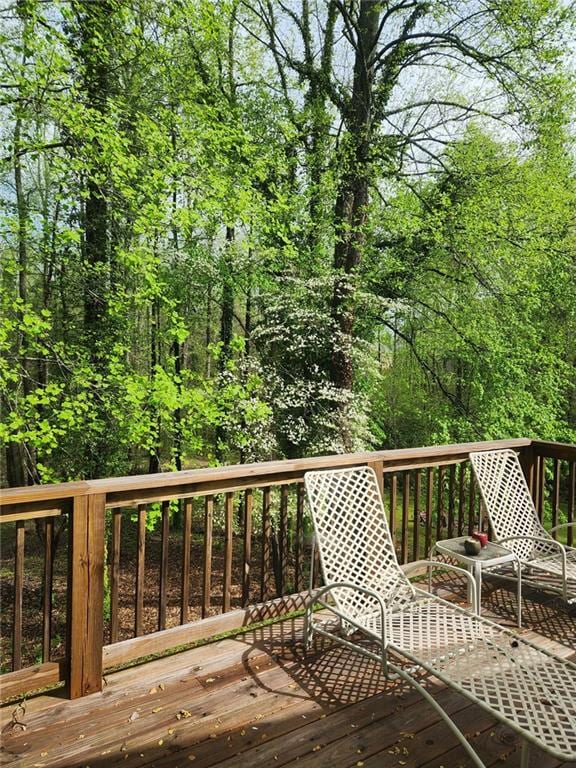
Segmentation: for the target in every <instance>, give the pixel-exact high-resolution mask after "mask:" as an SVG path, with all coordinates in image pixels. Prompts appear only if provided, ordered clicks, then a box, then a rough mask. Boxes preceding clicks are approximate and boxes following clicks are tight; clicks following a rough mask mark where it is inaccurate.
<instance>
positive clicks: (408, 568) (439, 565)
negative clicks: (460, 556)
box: [402, 560, 478, 614]
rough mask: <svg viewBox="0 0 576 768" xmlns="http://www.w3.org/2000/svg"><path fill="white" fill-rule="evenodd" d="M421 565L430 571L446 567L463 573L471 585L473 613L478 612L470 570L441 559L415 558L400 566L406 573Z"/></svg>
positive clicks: (476, 596) (474, 586)
mask: <svg viewBox="0 0 576 768" xmlns="http://www.w3.org/2000/svg"><path fill="white" fill-rule="evenodd" d="M422 566H427V569H428V570H430V571H432V569H433V568H435V567H436V568H446V569H447V570H449V571H455V572H456V573H460V574H464V576H466V578H467V579H468V583H469V584H470V586H471V587H472V590H471V592H472V595H473V596H474V599H473V600H472V610H473V611H474V613H476V614H477V613H478V595H477V594H476V582H475V581H474V577H473V576H472V574H471V573H470V571H467V570H466V569H465V568H460V567H459V566H458V565H452V564H451V563H445V562H443V561H442V560H415V561H414V562H412V563H407V564H406V565H403V566H402V570H403V571H404V573H405V574H406V575H408V573H409V572H410V571H412V570H416V567H419V568H421V567H422Z"/></svg>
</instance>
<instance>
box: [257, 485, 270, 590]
mask: <svg viewBox="0 0 576 768" xmlns="http://www.w3.org/2000/svg"><path fill="white" fill-rule="evenodd" d="M271 556H272V525H271V521H270V488H264V490H263V492H262V577H261V582H260V596H261V600H262V602H264V601H265V600H268V598H269V596H270V595H271V594H272V570H271V568H270V559H271Z"/></svg>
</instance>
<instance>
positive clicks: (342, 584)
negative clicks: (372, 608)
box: [311, 581, 386, 648]
mask: <svg viewBox="0 0 576 768" xmlns="http://www.w3.org/2000/svg"><path fill="white" fill-rule="evenodd" d="M338 588H343V589H352V590H354V591H356V592H361V593H362V594H363V595H367V596H368V597H372V598H373V599H374V600H376V602H377V604H378V607H379V608H380V620H381V627H382V646H383V648H385V647H386V621H385V618H386V603H385V602H384V600H383V599H382V596H381V595H379V594H378V592H374V590H373V589H367V588H366V587H360V586H359V585H358V584H352V583H351V582H347V581H337V582H334V583H333V584H326V585H325V586H324V587H322V588H321V589H319V590H317V591H316V592H314V593H312V595H311V603H316V602H317V603H320V605H321V606H322V607H323V608H327V609H328V610H329V611H332V613H335V614H336V615H337V616H339V617H340V618H341V619H343V620H344V621H346V622H348V624H352V625H353V626H355V627H356V628H357V629H359V630H362V631H366V629H365V627H363V626H362V625H361V624H359V623H358V622H357V621H355V620H354V619H352V618H350V617H349V616H347V615H346V614H344V613H342V612H341V611H339V610H338V609H337V608H335V607H334V606H333V605H328V603H326V602H325V601H323V600H322V597H323V596H324V595H326V594H328V593H330V592H331V591H332V590H333V589H338Z"/></svg>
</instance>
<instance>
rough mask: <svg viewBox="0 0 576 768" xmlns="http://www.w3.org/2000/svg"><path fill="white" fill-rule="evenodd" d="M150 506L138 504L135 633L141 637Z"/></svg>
mask: <svg viewBox="0 0 576 768" xmlns="http://www.w3.org/2000/svg"><path fill="white" fill-rule="evenodd" d="M147 514H148V508H147V506H146V504H140V505H139V506H138V544H137V547H138V554H137V560H136V610H135V617H134V634H135V636H136V637H140V635H141V634H142V633H143V631H144V630H143V625H144V589H145V583H146V582H145V578H144V572H145V562H146V517H147Z"/></svg>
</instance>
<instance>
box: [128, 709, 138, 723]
mask: <svg viewBox="0 0 576 768" xmlns="http://www.w3.org/2000/svg"><path fill="white" fill-rule="evenodd" d="M139 717H140V714H139V713H138V712H132V714H131V715H130V717H129V718H128V722H129V723H133V722H134V720H138V718H139Z"/></svg>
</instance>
